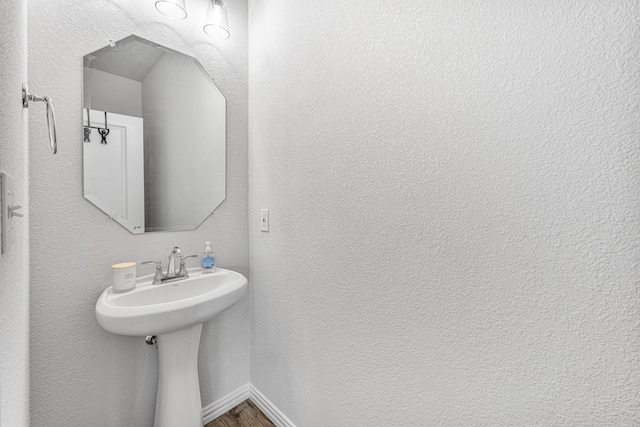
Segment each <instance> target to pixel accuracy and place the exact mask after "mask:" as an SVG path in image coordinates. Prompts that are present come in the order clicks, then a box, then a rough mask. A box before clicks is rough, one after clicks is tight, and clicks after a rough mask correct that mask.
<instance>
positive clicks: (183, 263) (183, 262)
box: [178, 255, 198, 277]
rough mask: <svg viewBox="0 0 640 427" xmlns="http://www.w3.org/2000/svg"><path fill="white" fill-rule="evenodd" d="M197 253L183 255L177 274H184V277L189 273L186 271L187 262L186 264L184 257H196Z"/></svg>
mask: <svg viewBox="0 0 640 427" xmlns="http://www.w3.org/2000/svg"><path fill="white" fill-rule="evenodd" d="M197 257H198V255H187V256H184V257H182V258H181V259H180V273H178V275H185V276H186V277H189V273H188V272H187V264H186V262H185V261H186V259H187V258H197Z"/></svg>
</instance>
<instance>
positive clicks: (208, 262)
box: [200, 242, 216, 273]
mask: <svg viewBox="0 0 640 427" xmlns="http://www.w3.org/2000/svg"><path fill="white" fill-rule="evenodd" d="M205 245H207V246H206V248H205V249H204V257H203V258H202V261H201V263H200V265H201V266H202V272H203V273H212V272H214V271H215V269H216V259H215V258H214V256H213V251H212V250H211V242H205Z"/></svg>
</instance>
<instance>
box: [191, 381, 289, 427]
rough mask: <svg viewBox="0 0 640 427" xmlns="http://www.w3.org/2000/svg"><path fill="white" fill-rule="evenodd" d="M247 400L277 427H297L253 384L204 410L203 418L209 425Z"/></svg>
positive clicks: (244, 386) (243, 387)
mask: <svg viewBox="0 0 640 427" xmlns="http://www.w3.org/2000/svg"><path fill="white" fill-rule="evenodd" d="M247 399H251V401H252V402H253V403H255V404H256V406H257V407H258V409H260V410H261V411H262V413H263V414H265V415H266V416H267V418H269V419H270V420H271V422H272V423H274V424H275V425H276V427H296V426H295V424H293V423H292V422H291V420H290V419H289V418H287V417H286V415H284V414H283V413H282V412H281V411H280V410H279V409H278V408H276V406H275V405H274V404H273V403H271V401H270V400H269V399H267V398H266V397H265V395H264V394H262V393H260V391H259V390H258V389H257V388H255V387H254V386H253V385H252V384H245V385H243V386H242V387H240V388H239V389H237V390H236V391H234V392H231V393H229V394H228V395H226V396H225V397H223V398H221V399H218V400H216V401H215V402H213V403H212V404H211V405H209V406H207V407H206V408H203V409H202V418H204V423H205V424H207V423H209V422H211V421H213V420H215V419H216V418H218V417H219V416H220V415H222V414H224V413H225V412H227V411H228V410H229V409H231V408H233V407H234V406H237V405H239V404H241V403H242V402H244V401H245V400H247Z"/></svg>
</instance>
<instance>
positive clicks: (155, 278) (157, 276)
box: [140, 261, 162, 285]
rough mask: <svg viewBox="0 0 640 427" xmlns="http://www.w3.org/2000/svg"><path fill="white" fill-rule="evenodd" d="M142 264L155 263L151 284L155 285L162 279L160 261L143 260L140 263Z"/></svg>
mask: <svg viewBox="0 0 640 427" xmlns="http://www.w3.org/2000/svg"><path fill="white" fill-rule="evenodd" d="M144 264H155V265H156V273H155V275H154V276H153V284H154V285H157V284H159V283H160V281H161V280H162V262H160V261H143V262H141V263H140V265H144Z"/></svg>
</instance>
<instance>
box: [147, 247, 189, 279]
mask: <svg viewBox="0 0 640 427" xmlns="http://www.w3.org/2000/svg"><path fill="white" fill-rule="evenodd" d="M197 256H198V255H189V256H182V250H180V248H179V247H177V246H176V247H174V248H173V249H172V250H171V254H170V255H169V265H167V273H166V274H165V273H163V272H162V263H161V262H160V261H145V262H142V263H141V264H155V265H156V271H155V276H153V282H152V284H153V285H159V284H160V283H166V282H173V281H176V280H182V279H188V278H189V273H188V272H187V265H186V263H185V260H186V259H187V258H195V257H197ZM177 260H179V261H180V263H179V264H178V266H177V268H176V261H177Z"/></svg>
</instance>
